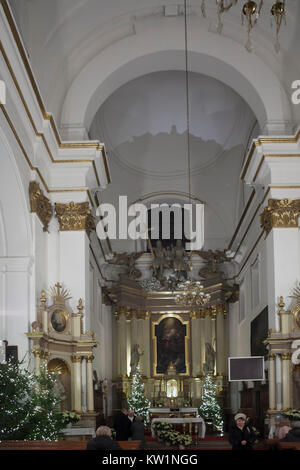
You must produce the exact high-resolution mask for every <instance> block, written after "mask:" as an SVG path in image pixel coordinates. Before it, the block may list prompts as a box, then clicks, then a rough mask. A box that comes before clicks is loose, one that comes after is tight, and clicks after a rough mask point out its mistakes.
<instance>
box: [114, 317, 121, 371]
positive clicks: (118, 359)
mask: <svg viewBox="0 0 300 470" xmlns="http://www.w3.org/2000/svg"><path fill="white" fill-rule="evenodd" d="M114 317H115V319H116V323H115V331H116V344H115V347H116V375H117V376H119V375H121V351H120V341H121V335H120V316H119V313H118V312H115V315H114Z"/></svg>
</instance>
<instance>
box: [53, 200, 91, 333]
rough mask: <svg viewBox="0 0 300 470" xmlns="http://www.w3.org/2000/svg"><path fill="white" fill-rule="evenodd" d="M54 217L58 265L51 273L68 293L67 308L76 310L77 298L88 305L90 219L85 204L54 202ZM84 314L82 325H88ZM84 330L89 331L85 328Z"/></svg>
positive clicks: (87, 205)
mask: <svg viewBox="0 0 300 470" xmlns="http://www.w3.org/2000/svg"><path fill="white" fill-rule="evenodd" d="M55 216H56V217H57V219H58V222H59V247H58V250H59V253H58V255H59V265H58V267H57V269H56V270H55V269H54V268H53V270H52V272H53V273H55V272H58V274H59V279H57V281H61V282H63V283H64V285H65V286H66V287H67V289H68V290H69V291H70V293H71V295H72V298H71V299H70V301H69V302H70V306H71V308H72V310H73V311H76V307H77V301H78V299H83V300H84V305H86V306H90V305H91V302H90V286H89V275H90V270H89V260H90V250H89V234H90V232H91V231H92V230H93V229H94V228H95V224H94V219H93V217H92V215H91V214H90V209H89V203H88V202H80V203H75V202H69V203H55ZM49 254H50V253H49ZM49 263H52V261H50V260H49ZM86 313H87V315H85V316H84V322H89V315H88V314H89V313H90V312H86ZM84 328H85V330H87V329H89V325H86V324H85V325H84Z"/></svg>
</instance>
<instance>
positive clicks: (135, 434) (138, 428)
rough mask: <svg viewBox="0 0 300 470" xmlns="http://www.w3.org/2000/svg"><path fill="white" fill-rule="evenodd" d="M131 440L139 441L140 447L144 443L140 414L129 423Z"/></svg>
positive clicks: (143, 445)
mask: <svg viewBox="0 0 300 470" xmlns="http://www.w3.org/2000/svg"><path fill="white" fill-rule="evenodd" d="M131 440H132V441H141V449H143V448H144V447H145V445H146V442H145V434H144V422H143V418H141V416H136V417H135V419H134V421H133V423H132V425H131Z"/></svg>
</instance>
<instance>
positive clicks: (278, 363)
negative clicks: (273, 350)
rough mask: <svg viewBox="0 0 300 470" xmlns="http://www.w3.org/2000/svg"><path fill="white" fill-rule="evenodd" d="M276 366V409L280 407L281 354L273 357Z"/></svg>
mask: <svg viewBox="0 0 300 470" xmlns="http://www.w3.org/2000/svg"><path fill="white" fill-rule="evenodd" d="M275 368H276V409H277V410H281V409H282V369H281V356H280V354H277V355H276V358H275Z"/></svg>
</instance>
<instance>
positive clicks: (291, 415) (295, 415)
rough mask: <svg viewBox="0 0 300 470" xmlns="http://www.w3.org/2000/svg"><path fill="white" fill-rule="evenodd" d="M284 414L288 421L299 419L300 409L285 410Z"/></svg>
mask: <svg viewBox="0 0 300 470" xmlns="http://www.w3.org/2000/svg"><path fill="white" fill-rule="evenodd" d="M284 416H286V417H287V418H288V419H289V420H290V421H300V410H289V411H285V412H284Z"/></svg>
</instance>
